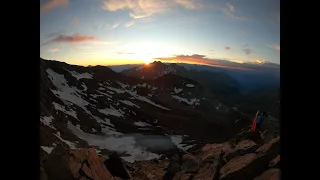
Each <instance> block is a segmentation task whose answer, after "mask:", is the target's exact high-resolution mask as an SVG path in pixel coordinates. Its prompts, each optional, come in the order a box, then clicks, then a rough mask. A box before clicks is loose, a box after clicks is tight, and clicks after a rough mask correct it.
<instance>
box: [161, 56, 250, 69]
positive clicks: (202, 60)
mask: <svg viewBox="0 0 320 180" xmlns="http://www.w3.org/2000/svg"><path fill="white" fill-rule="evenodd" d="M155 59H159V60H163V61H174V62H184V63H191V64H202V65H208V66H214V67H221V68H229V69H242V70H251V69H249V68H245V67H242V66H241V64H240V63H235V62H231V61H226V60H216V59H209V58H206V56H204V55H200V54H193V55H176V56H175V57H163V58H155Z"/></svg>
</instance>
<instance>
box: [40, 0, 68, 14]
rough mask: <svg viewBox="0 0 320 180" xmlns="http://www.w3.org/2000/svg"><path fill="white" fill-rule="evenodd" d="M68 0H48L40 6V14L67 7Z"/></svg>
mask: <svg viewBox="0 0 320 180" xmlns="http://www.w3.org/2000/svg"><path fill="white" fill-rule="evenodd" d="M68 3H69V0H50V1H47V2H45V3H43V4H41V5H40V11H41V12H47V11H50V10H51V9H53V8H56V7H61V6H67V5H68Z"/></svg>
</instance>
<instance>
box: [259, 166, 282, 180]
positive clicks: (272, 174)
mask: <svg viewBox="0 0 320 180" xmlns="http://www.w3.org/2000/svg"><path fill="white" fill-rule="evenodd" d="M280 179H281V170H280V169H276V168H272V169H268V170H267V171H265V172H263V173H262V174H261V175H260V176H258V177H256V178H254V179H253V180H280Z"/></svg>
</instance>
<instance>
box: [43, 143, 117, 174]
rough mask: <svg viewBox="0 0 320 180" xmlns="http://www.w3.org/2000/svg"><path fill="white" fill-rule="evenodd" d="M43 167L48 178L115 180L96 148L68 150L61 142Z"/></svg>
mask: <svg viewBox="0 0 320 180" xmlns="http://www.w3.org/2000/svg"><path fill="white" fill-rule="evenodd" d="M43 168H44V171H45V173H46V175H47V178H48V180H58V179H60V180H64V179H65V180H67V179H83V178H85V179H94V180H114V179H113V177H112V175H111V174H110V172H109V171H108V170H107V169H106V168H105V167H104V165H103V164H102V163H101V161H100V159H99V157H98V155H97V153H96V151H95V149H94V148H89V149H75V150H68V149H64V148H63V147H62V146H61V145H60V144H59V145H57V147H56V148H55V149H53V150H52V152H51V153H50V154H49V155H48V158H47V159H46V160H45V162H44V163H43Z"/></svg>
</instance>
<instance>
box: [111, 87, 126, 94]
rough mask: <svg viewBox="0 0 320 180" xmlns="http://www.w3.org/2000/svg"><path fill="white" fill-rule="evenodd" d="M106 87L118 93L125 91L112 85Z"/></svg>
mask: <svg viewBox="0 0 320 180" xmlns="http://www.w3.org/2000/svg"><path fill="white" fill-rule="evenodd" d="M107 88H108V89H109V90H111V91H114V92H116V93H119V94H122V93H125V91H124V90H122V89H118V88H114V87H107Z"/></svg>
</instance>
